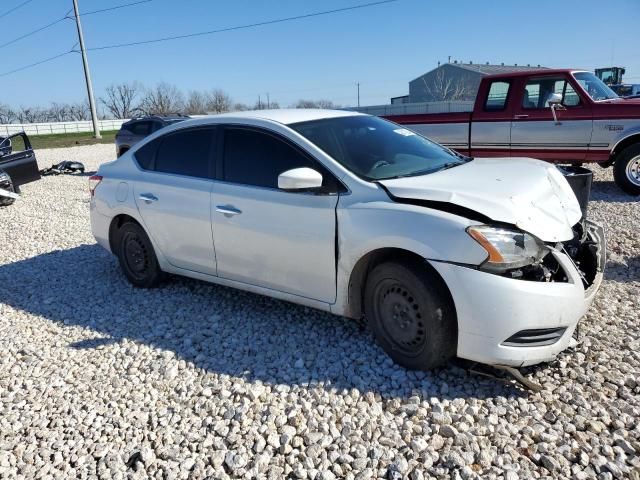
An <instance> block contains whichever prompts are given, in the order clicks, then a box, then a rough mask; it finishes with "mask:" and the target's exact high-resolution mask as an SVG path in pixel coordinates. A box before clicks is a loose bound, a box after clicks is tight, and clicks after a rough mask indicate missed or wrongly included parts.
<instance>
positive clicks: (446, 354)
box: [364, 262, 458, 370]
mask: <svg viewBox="0 0 640 480" xmlns="http://www.w3.org/2000/svg"><path fill="white" fill-rule="evenodd" d="M364 305H365V316H366V318H367V321H368V324H369V328H371V330H372V332H373V334H374V336H375V338H376V340H377V342H378V343H379V344H380V346H381V347H382V348H383V349H384V351H385V352H386V353H387V354H388V355H389V356H390V357H391V358H392V359H393V360H394V361H395V362H396V363H398V364H400V365H402V366H404V367H406V368H409V369H412V370H430V369H432V368H436V367H440V366H443V365H445V364H446V363H447V362H448V361H449V360H450V359H451V358H452V357H453V356H454V355H455V354H456V347H457V339H458V328H457V321H456V313H455V308H454V306H453V302H452V300H451V296H450V295H449V291H448V289H447V287H446V285H445V284H444V282H443V281H442V279H441V278H440V277H439V276H438V274H437V273H436V272H435V271H433V270H432V269H431V267H430V266H429V265H427V264H420V265H410V264H408V263H395V262H388V263H382V264H380V265H378V266H376V267H375V268H374V269H373V270H372V271H371V272H370V273H369V275H368V276H367V283H366V286H365V295H364Z"/></svg>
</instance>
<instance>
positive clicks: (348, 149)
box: [289, 115, 470, 181]
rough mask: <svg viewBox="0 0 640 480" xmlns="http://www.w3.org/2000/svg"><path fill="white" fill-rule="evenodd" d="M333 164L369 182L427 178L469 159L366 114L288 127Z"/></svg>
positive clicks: (399, 126)
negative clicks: (408, 177) (431, 174)
mask: <svg viewBox="0 0 640 480" xmlns="http://www.w3.org/2000/svg"><path fill="white" fill-rule="evenodd" d="M289 126H290V127H291V128H292V129H294V130H295V131H297V132H298V133H299V134H300V135H302V136H303V137H306V138H307V139H308V140H309V141H310V142H313V143H314V144H315V145H316V146H317V147H318V148H320V149H321V150H323V151H324V152H325V153H326V154H327V155H329V156H331V157H332V158H333V159H334V160H335V161H337V162H338V163H340V164H342V165H343V166H344V167H346V168H347V169H349V170H350V171H352V172H354V173H355V174H356V175H358V176H360V177H362V178H364V179H367V180H370V181H374V180H385V179H389V178H398V177H407V176H417V175H426V174H428V173H433V172H436V171H438V170H442V169H445V168H451V167H454V166H457V165H462V164H463V163H466V162H467V161H469V160H470V159H468V158H466V157H463V156H461V155H458V154H456V153H454V152H453V151H451V150H449V149H447V148H444V147H442V146H441V145H438V144H437V143H434V142H431V141H430V140H428V139H427V138H425V137H423V136H422V135H419V134H417V133H416V132H413V131H411V130H409V129H407V128H404V127H402V126H401V125H397V124H395V123H391V122H388V121H386V120H383V119H381V118H378V117H370V116H369V115H353V116H345V117H338V118H325V119H321V120H312V121H309V122H301V123H294V124H291V125H289Z"/></svg>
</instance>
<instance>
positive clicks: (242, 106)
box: [231, 103, 251, 112]
mask: <svg viewBox="0 0 640 480" xmlns="http://www.w3.org/2000/svg"><path fill="white" fill-rule="evenodd" d="M250 109H251V107H250V106H249V105H247V104H246V103H236V104H235V105H234V106H233V107H232V108H231V111H232V112H244V111H246V110H250Z"/></svg>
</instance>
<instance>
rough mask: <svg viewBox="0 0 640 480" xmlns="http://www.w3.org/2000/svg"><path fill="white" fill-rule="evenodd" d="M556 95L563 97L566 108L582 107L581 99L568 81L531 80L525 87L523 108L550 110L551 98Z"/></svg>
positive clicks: (561, 79)
mask: <svg viewBox="0 0 640 480" xmlns="http://www.w3.org/2000/svg"><path fill="white" fill-rule="evenodd" d="M554 93H557V94H559V95H560V96H561V97H562V104H563V105H564V106H565V107H575V106H577V105H580V97H579V96H578V94H577V92H576V91H575V90H574V88H573V87H572V86H571V84H570V83H569V82H568V81H567V80H566V79H564V78H538V79H530V80H529V81H528V82H527V84H526V85H525V87H524V92H523V95H522V108H524V109H543V108H549V107H550V104H549V98H550V97H551V95H552V94H554Z"/></svg>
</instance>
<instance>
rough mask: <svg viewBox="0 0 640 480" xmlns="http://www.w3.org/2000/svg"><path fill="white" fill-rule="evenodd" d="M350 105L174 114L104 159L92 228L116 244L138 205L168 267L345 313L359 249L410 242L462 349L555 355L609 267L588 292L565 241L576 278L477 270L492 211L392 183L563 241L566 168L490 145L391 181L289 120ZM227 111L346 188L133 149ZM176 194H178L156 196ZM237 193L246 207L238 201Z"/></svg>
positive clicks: (568, 200)
mask: <svg viewBox="0 0 640 480" xmlns="http://www.w3.org/2000/svg"><path fill="white" fill-rule="evenodd" d="M352 115H358V114H355V113H353V112H343V111H322V110H294V111H287V110H277V111H273V112H269V111H259V112H243V113H242V114H225V115H218V116H213V117H207V118H201V119H196V120H188V121H185V122H180V123H178V124H175V125H171V126H169V127H167V128H165V129H164V130H163V131H161V132H158V133H156V134H153V135H151V136H150V137H149V138H148V139H145V141H143V142H140V143H139V144H138V145H136V146H135V147H134V148H133V149H132V150H130V151H129V152H127V153H125V154H124V155H122V156H121V157H120V158H118V160H116V161H114V162H110V163H108V164H104V165H102V166H101V167H100V169H99V171H98V175H101V176H103V177H104V178H103V180H102V181H101V182H100V183H99V184H98V186H97V187H96V190H95V195H94V196H93V197H92V200H91V226H92V231H93V233H94V236H95V238H96V240H97V242H98V243H99V244H100V245H102V246H103V247H105V248H107V249H109V250H112V248H113V246H112V245H110V239H109V231H110V228H111V225H112V224H113V222H114V219H116V217H118V216H119V215H126V216H128V217H131V218H133V219H134V220H135V221H137V222H138V223H140V224H141V225H142V226H143V227H144V228H145V230H146V231H147V232H148V234H149V237H150V240H151V243H152V244H153V247H154V250H155V253H156V256H157V258H158V263H159V265H160V267H161V269H162V270H163V271H165V272H168V273H173V274H178V275H184V276H187V277H191V278H196V279H200V280H205V281H208V282H212V283H217V284H220V285H225V286H231V287H235V288H240V289H243V290H247V291H251V292H254V293H259V294H264V295H268V296H271V297H274V298H279V299H283V300H288V301H292V302H295V303H299V304H302V305H306V306H310V307H313V308H318V309H322V310H326V311H330V312H332V313H334V314H337V315H345V316H353V315H354V312H353V310H352V308H351V305H350V303H349V302H350V301H349V288H350V284H349V282H350V279H351V274H352V272H353V270H354V267H355V266H356V265H357V263H358V261H359V260H361V259H363V258H364V257H365V256H366V255H368V254H370V253H371V252H375V251H377V250H379V249H388V248H396V249H402V250H405V251H409V252H412V253H414V254H416V255H418V256H420V257H422V258H423V259H424V261H425V262H428V263H429V264H431V265H432V266H433V268H434V269H435V270H436V271H437V272H438V273H439V274H440V276H441V277H442V279H443V280H444V282H445V283H446V285H447V287H448V289H449V290H450V292H451V295H452V298H453V300H454V303H455V307H456V311H457V320H458V326H459V338H458V352H457V353H458V356H460V357H462V358H467V359H470V360H475V361H479V362H484V363H490V364H503V365H514V366H520V365H528V364H532V363H536V362H539V361H545V360H549V359H551V358H553V357H554V356H555V355H557V353H558V352H559V351H561V350H563V349H564V348H566V346H567V345H568V343H569V341H570V338H571V332H572V331H573V329H574V328H575V326H576V324H577V322H578V320H579V319H580V317H581V316H582V315H583V314H584V312H585V311H586V309H587V308H588V306H589V305H590V303H591V301H592V299H593V295H594V294H595V291H596V290H597V288H598V286H599V282H600V280H601V278H600V279H598V281H597V282H596V283H597V284H595V285H594V286H592V287H591V288H590V290H589V292H585V290H584V287H583V286H582V283H581V281H580V278H579V274H578V271H577V270H576V268H575V265H573V264H572V261H571V260H570V259H569V257H567V256H566V255H564V254H563V253H560V252H557V251H556V252H554V255H555V256H556V258H557V259H558V262H559V263H560V264H561V265H562V266H563V268H564V269H565V270H566V271H567V272H568V276H569V277H570V281H569V282H567V283H562V284H560V283H544V282H542V283H541V282H533V281H523V280H516V279H511V278H506V277H502V276H499V275H495V274H491V273H487V272H484V271H481V270H478V269H476V268H475V266H477V265H480V264H481V263H482V262H484V261H485V260H486V258H487V253H486V251H485V250H484V249H483V248H482V247H481V246H480V245H479V244H478V243H477V242H476V241H475V240H473V239H472V238H471V237H470V236H469V235H468V234H467V233H466V229H467V228H468V227H469V226H471V225H478V224H480V223H481V222H479V221H478V220H472V219H469V218H466V217H465V216H464V215H459V214H454V213H450V212H446V211H441V210H439V209H437V208H435V207H434V208H431V207H428V206H421V205H414V204H408V203H399V202H396V201H394V200H393V199H392V198H390V197H389V195H388V193H387V191H386V190H388V191H389V192H391V194H393V195H395V196H398V197H402V198H408V199H418V200H429V201H434V202H446V203H451V204H454V205H458V206H461V207H465V208H468V209H471V210H474V211H476V212H479V213H481V214H482V215H484V216H486V217H489V218H491V219H492V220H494V221H497V222H505V223H510V224H514V225H516V226H518V227H519V228H521V229H522V230H525V231H528V232H529V233H531V234H533V235H535V236H537V237H538V238H540V239H541V240H543V241H546V242H556V241H563V240H567V239H569V238H572V234H571V227H572V226H573V225H574V224H575V223H577V222H578V220H579V219H580V208H579V205H578V203H577V201H576V199H575V196H573V193H572V191H571V189H570V187H569V186H568V184H567V182H566V180H564V178H563V177H562V175H561V174H560V173H559V172H557V171H556V169H555V168H554V167H551V166H549V165H548V164H545V163H543V162H539V161H536V160H530V159H517V160H513V161H511V160H507V159H483V160H480V161H478V160H475V161H473V162H470V163H468V164H465V165H462V166H458V167H455V168H452V169H449V170H445V171H441V172H438V173H434V174H430V175H425V176H420V177H408V178H400V179H396V180H388V181H386V180H385V181H382V182H380V183H381V184H383V185H384V188H383V187H382V186H381V185H378V184H376V183H374V182H368V181H365V180H363V179H361V178H359V177H357V176H356V175H354V174H352V173H351V172H350V171H349V170H347V169H346V168H345V167H344V166H342V165H341V164H339V163H338V162H337V161H335V160H334V159H333V158H331V157H330V156H328V155H327V154H326V153H325V152H323V151H322V150H321V149H320V148H318V147H317V146H316V145H314V144H313V143H311V142H310V141H308V140H307V139H306V138H304V137H302V136H301V135H299V134H298V133H297V132H295V131H293V130H292V129H290V128H288V127H287V125H286V124H287V123H292V122H297V121H307V120H316V119H320V118H332V117H341V116H352ZM216 124H224V125H247V126H254V127H259V128H262V129H265V130H268V131H270V132H273V133H277V134H279V135H281V136H284V137H286V138H287V139H288V140H289V141H291V142H293V143H295V144H296V145H298V146H299V147H300V148H302V149H304V150H306V152H307V153H308V154H309V155H311V156H312V157H313V158H315V159H316V160H317V161H318V162H320V163H321V164H322V165H323V166H324V167H326V168H327V169H328V170H329V171H330V172H332V173H333V174H334V175H335V176H336V178H338V179H340V180H341V181H342V182H343V184H344V185H345V187H346V188H347V190H348V191H347V192H345V193H343V194H339V195H326V196H324V195H311V194H307V193H292V192H284V191H280V190H277V189H270V188H259V187H252V186H242V185H237V184H231V183H226V182H223V181H219V180H213V179H211V180H209V179H192V178H188V177H182V176H178V175H169V174H157V173H153V172H147V171H143V170H142V169H141V168H140V167H138V165H137V164H136V162H135V161H134V160H133V156H134V155H135V152H136V150H137V149H139V148H141V147H142V146H144V145H145V144H146V143H147V142H150V141H153V140H154V138H156V137H157V136H159V135H160V134H165V133H167V132H170V131H174V130H179V129H184V128H189V127H192V126H197V125H216ZM156 176H161V177H163V178H162V179H157V178H155V179H154V177H156ZM158 185H160V187H158ZM159 188H160V189H159ZM385 189H386V190H385ZM150 190H155V191H150ZM144 193H153V194H155V196H157V197H158V199H159V200H158V202H151V203H150V204H148V203H146V202H144V201H142V200H140V199H139V196H140V195H141V194H144ZM165 201H167V202H169V203H170V205H167V206H165V207H163V208H162V209H160V208H159V207H158V206H156V205H160V204H162V203H164V202H165ZM219 207H220V208H219ZM228 207H233V208H235V209H237V210H240V211H241V212H242V214H241V215H238V214H234V213H233V212H231V213H229V211H228ZM336 227H337V231H336ZM336 234H337V235H336ZM336 247H337V248H336ZM114 253H116V252H114ZM549 325H554V326H563V327H566V328H567V332H566V333H565V334H564V335H563V337H562V339H561V340H560V341H559V342H557V343H556V344H553V345H548V346H541V347H535V348H526V347H504V346H501V345H500V343H501V342H502V341H504V340H505V339H506V338H507V337H509V336H510V335H511V334H512V333H514V332H515V331H520V330H523V329H535V328H542V327H546V326H549Z"/></svg>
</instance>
